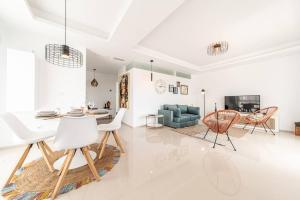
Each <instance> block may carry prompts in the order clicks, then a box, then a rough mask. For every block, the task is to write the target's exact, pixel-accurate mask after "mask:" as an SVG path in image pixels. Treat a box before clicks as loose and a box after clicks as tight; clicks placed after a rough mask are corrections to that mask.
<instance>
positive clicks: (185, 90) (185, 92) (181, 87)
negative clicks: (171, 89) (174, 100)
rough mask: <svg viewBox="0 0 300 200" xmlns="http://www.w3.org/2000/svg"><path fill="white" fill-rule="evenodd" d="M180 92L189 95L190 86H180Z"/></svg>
mask: <svg viewBox="0 0 300 200" xmlns="http://www.w3.org/2000/svg"><path fill="white" fill-rule="evenodd" d="M180 94H182V95H188V94H189V87H188V86H187V85H181V86H180Z"/></svg>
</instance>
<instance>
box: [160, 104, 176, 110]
mask: <svg viewBox="0 0 300 200" xmlns="http://www.w3.org/2000/svg"><path fill="white" fill-rule="evenodd" d="M163 108H164V110H171V109H176V108H177V106H176V105H170V104H165V105H164V106H163Z"/></svg>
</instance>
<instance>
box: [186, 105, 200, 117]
mask: <svg viewBox="0 0 300 200" xmlns="http://www.w3.org/2000/svg"><path fill="white" fill-rule="evenodd" d="M199 111H200V108H199V107H194V106H188V107H187V112H188V113H189V114H194V115H199V114H200V113H199Z"/></svg>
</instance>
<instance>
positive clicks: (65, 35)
mask: <svg viewBox="0 0 300 200" xmlns="http://www.w3.org/2000/svg"><path fill="white" fill-rule="evenodd" d="M65 45H67V0H65Z"/></svg>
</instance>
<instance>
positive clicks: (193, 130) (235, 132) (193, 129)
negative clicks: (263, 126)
mask: <svg viewBox="0 0 300 200" xmlns="http://www.w3.org/2000/svg"><path fill="white" fill-rule="evenodd" d="M172 130H173V131H175V132H177V133H180V134H184V135H188V136H191V137H196V135H197V136H198V135H199V136H200V135H201V136H204V135H205V133H206V131H207V127H206V126H204V125H195V126H190V127H185V128H177V129H172ZM248 131H249V130H244V129H242V128H230V129H229V131H228V133H229V135H230V136H232V137H236V138H240V137H243V136H244V135H245V134H246V133H247V132H248Z"/></svg>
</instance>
